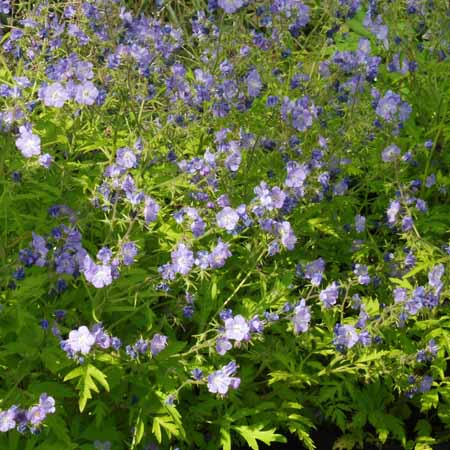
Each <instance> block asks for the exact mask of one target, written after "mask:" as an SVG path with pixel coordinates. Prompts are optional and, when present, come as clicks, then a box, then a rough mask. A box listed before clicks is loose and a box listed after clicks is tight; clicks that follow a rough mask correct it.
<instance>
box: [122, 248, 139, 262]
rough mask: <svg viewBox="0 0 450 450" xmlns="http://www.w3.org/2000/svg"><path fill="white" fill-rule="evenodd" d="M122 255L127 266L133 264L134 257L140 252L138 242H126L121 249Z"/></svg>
mask: <svg viewBox="0 0 450 450" xmlns="http://www.w3.org/2000/svg"><path fill="white" fill-rule="evenodd" d="M120 253H121V255H122V259H123V263H124V264H125V265H126V266H131V264H133V263H134V258H135V256H136V255H137V253H138V250H137V247H136V244H135V243H134V242H126V243H125V244H122V248H121V250H120Z"/></svg>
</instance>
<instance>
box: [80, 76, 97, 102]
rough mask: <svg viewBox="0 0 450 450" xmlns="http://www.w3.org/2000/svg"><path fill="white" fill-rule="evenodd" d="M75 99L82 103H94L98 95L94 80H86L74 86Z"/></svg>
mask: <svg viewBox="0 0 450 450" xmlns="http://www.w3.org/2000/svg"><path fill="white" fill-rule="evenodd" d="M74 90H75V101H76V102H77V103H79V104H80V105H89V106H90V105H93V104H94V102H95V99H96V98H97V96H98V89H97V88H96V87H95V85H94V83H92V81H85V82H84V83H82V84H78V85H76V86H75V88H74Z"/></svg>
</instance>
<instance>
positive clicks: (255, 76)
mask: <svg viewBox="0 0 450 450" xmlns="http://www.w3.org/2000/svg"><path fill="white" fill-rule="evenodd" d="M246 81H247V92H248V95H249V97H258V95H259V93H260V92H261V89H262V81H261V77H260V76H259V73H258V71H257V70H256V69H252V70H250V72H249V73H248V75H247V78H246Z"/></svg>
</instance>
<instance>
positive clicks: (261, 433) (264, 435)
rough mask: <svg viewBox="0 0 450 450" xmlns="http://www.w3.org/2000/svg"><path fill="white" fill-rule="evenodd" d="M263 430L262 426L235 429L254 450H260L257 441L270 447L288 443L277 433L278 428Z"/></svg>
mask: <svg viewBox="0 0 450 450" xmlns="http://www.w3.org/2000/svg"><path fill="white" fill-rule="evenodd" d="M262 428H263V427H262V426H261V425H254V426H247V425H241V426H234V427H233V429H235V430H236V431H237V432H238V433H239V434H240V435H241V436H242V437H243V438H244V439H245V440H246V442H247V444H248V445H249V447H250V448H251V449H252V450H259V447H258V442H257V440H258V441H261V442H264V443H265V444H267V445H270V444H271V443H272V442H286V438H285V437H284V436H283V435H281V434H277V433H275V431H276V428H272V429H270V430H262Z"/></svg>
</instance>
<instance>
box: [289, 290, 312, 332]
mask: <svg viewBox="0 0 450 450" xmlns="http://www.w3.org/2000/svg"><path fill="white" fill-rule="evenodd" d="M310 321H311V311H310V309H309V306H307V305H306V300H305V299H304V298H303V299H302V300H301V301H300V303H299V304H298V305H297V306H296V307H295V308H294V317H293V318H292V322H293V324H294V333H295V334H298V333H304V332H305V331H308V328H309V322H310Z"/></svg>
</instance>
